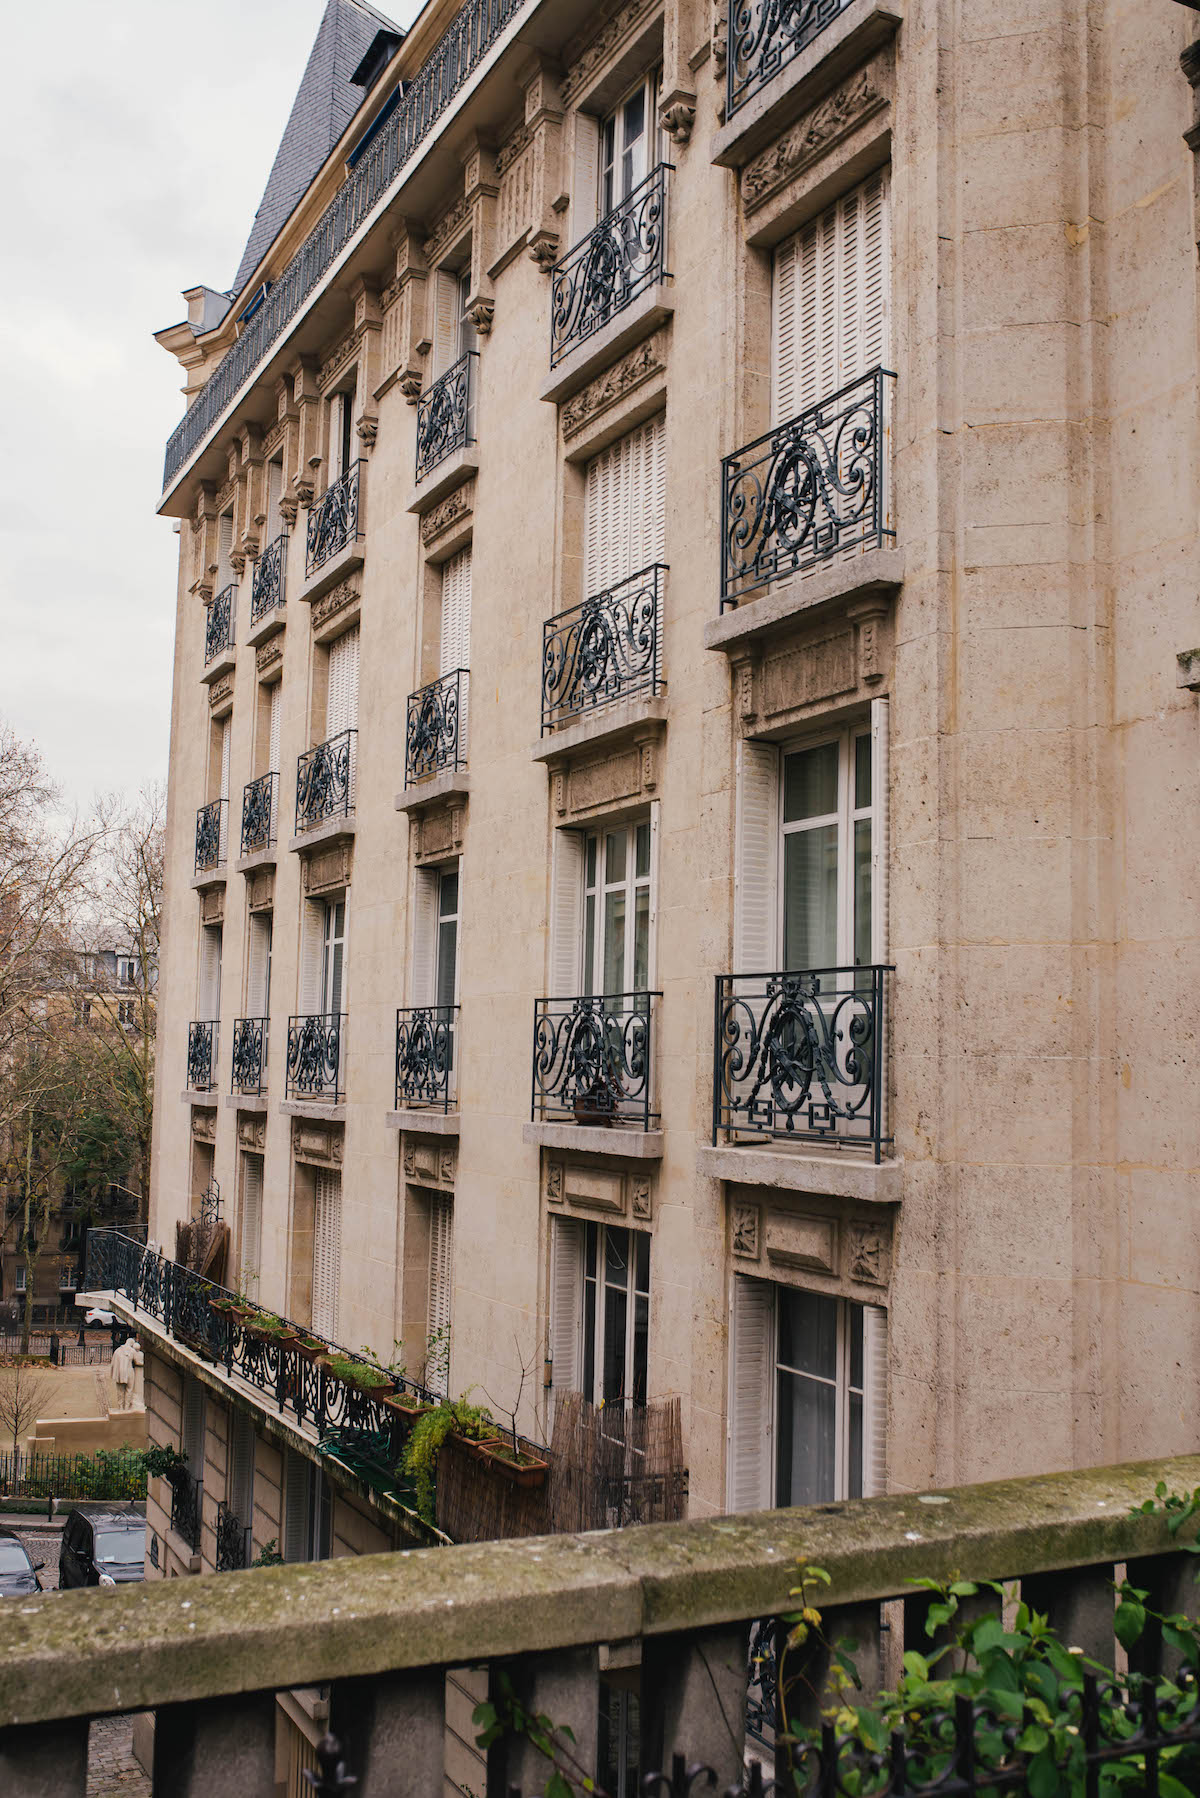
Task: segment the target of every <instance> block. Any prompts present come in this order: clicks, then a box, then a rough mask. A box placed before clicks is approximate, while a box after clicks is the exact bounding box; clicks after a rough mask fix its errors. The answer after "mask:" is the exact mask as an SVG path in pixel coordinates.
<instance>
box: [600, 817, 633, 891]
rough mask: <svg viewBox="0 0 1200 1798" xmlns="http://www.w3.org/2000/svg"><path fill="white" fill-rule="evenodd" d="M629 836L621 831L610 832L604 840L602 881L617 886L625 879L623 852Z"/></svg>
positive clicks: (607, 884)
mask: <svg viewBox="0 0 1200 1798" xmlns="http://www.w3.org/2000/svg"><path fill="white" fill-rule="evenodd" d="M628 842H629V836H628V833H627V832H626V831H623V830H610V831H609V833H608V835H607V836H606V837H605V839H604V881H605V885H606V886H610V887H611V886H618V885H619V884H620V882H621V881H623V880H624V878H625V850H626V845H627V844H628Z"/></svg>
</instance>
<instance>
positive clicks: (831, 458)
mask: <svg viewBox="0 0 1200 1798" xmlns="http://www.w3.org/2000/svg"><path fill="white" fill-rule="evenodd" d="M895 378H896V377H895V375H893V374H892V373H890V371H889V370H887V369H885V368H873V369H872V370H871V371H870V373H869V374H865V375H863V376H862V377H861V378H860V379H859V380H857V381H852V382H851V383H850V385H849V386H847V387H843V388H841V389H840V391H839V392H837V393H834V394H831V395H830V397H829V398H828V399H825V400H821V401H820V403H819V404H818V405H815V406H809V407H808V409H807V410H806V411H804V412H802V413H801V414H800V416H799V417H798V418H793V419H791V420H790V421H789V422H788V423H787V424H782V425H776V427H775V429H774V430H773V431H768V432H767V433H766V435H765V436H763V437H759V438H756V440H755V441H754V442H753V443H748V444H747V445H746V447H745V448H744V449H740V450H738V451H737V453H736V454H735V455H732V456H726V457H725V459H724V461H723V462H722V464H721V471H722V472H721V610H722V611H723V612H724V611H725V610H726V608H727V607H730V606H736V605H737V604H738V603H739V602H740V601H741V600H743V599H745V598H747V597H748V595H749V594H751V593H753V592H755V591H756V590H757V589H758V588H759V587H765V586H768V585H769V584H770V583H771V582H772V581H778V580H782V579H784V578H785V577H786V576H788V575H793V574H807V573H809V572H811V570H812V569H814V568H817V567H820V566H821V565H822V564H824V563H827V562H829V561H830V560H831V559H832V558H833V557H835V556H842V555H846V554H856V553H861V552H862V551H864V550H868V549H880V548H882V547H883V546H884V545H885V544H886V543H889V542H891V541H893V540H894V538H895V535H896V533H895V531H894V530H893V529H892V526H891V512H890V495H889V492H888V487H889V467H888V448H889V440H890V439H889V418H888V414H889V400H890V395H891V391H892V384H893V382H894V381H895Z"/></svg>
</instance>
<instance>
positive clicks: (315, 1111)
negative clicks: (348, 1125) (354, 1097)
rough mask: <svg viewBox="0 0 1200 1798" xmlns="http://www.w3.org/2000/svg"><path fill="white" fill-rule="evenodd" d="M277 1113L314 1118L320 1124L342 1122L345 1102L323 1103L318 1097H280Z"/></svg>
mask: <svg viewBox="0 0 1200 1798" xmlns="http://www.w3.org/2000/svg"><path fill="white" fill-rule="evenodd" d="M279 1113H280V1116H281V1117H288V1118H314V1119H316V1121H317V1122H318V1123H321V1124H344V1123H345V1121H346V1104H345V1100H342V1101H341V1102H340V1103H338V1104H336V1105H335V1104H333V1103H332V1102H330V1103H328V1104H325V1103H322V1101H321V1100H320V1099H280V1101H279Z"/></svg>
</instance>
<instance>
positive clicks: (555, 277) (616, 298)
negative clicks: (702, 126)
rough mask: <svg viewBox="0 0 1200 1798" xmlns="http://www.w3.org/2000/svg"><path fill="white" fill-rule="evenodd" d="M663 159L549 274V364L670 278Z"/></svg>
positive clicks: (666, 169)
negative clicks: (667, 260) (667, 262)
mask: <svg viewBox="0 0 1200 1798" xmlns="http://www.w3.org/2000/svg"><path fill="white" fill-rule="evenodd" d="M671 173H672V165H671V164H670V163H669V162H660V163H659V165H658V167H657V168H656V169H652V170H651V172H650V174H648V175H647V176H646V179H645V180H644V181H641V182H639V184H638V185H637V187H635V188H634V190H633V192H632V193H631V194H630V195H629V198H628V199H626V200H622V201H621V204H620V205H619V206H614V207H613V209H612V211H611V212H609V213H606V214H605V216H604V217H603V218H602V219H601V220H600V222H599V224H598V225H595V226H593V228H592V229H591V230H590V231H589V232H588V234H587V236H586V237H584V238H581V239H580V241H579V242H578V243H577V244H576V245H575V246H574V248H573V249H571V250H569V251H568V252H567V254H566V255H565V256H564V257H563V259H562V261H561V262H558V263H556V264H555V266H554V268H553V269H552V270H551V274H550V366H551V368H554V367H556V366H557V365H558V363H559V362H561V361H562V359H563V357H564V356H567V355H569V354H570V352H571V351H572V350H573V349H577V348H578V346H579V345H580V344H581V343H586V342H587V340H588V338H589V337H592V336H594V335H595V333H596V332H597V331H600V330H603V328H604V326H605V325H607V324H608V323H609V322H610V320H612V319H614V318H615V317H616V316H617V314H618V313H620V312H623V311H624V310H625V308H626V306H628V305H630V303H631V302H632V301H633V300H636V299H637V297H638V295H639V294H641V293H644V292H645V291H646V289H647V288H649V287H654V286H656V285H657V283H658V282H660V281H665V280H666V279H667V278H668V277H667V268H666V249H667V177H668V175H669V174H671Z"/></svg>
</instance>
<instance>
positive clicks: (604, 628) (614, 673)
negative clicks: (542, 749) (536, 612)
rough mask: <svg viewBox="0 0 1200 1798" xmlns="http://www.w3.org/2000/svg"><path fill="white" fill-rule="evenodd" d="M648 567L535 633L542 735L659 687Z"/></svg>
mask: <svg viewBox="0 0 1200 1798" xmlns="http://www.w3.org/2000/svg"><path fill="white" fill-rule="evenodd" d="M666 572H667V570H666V568H665V567H664V566H663V565H662V564H661V563H658V562H656V563H655V564H654V565H653V566H652V567H650V568H643V569H642V570H641V572H640V573H639V574H631V575H629V576H628V578H627V579H626V580H623V581H618V582H617V584H616V586H614V587H609V588H608V589H607V590H606V591H605V592H603V593H596V594H593V595H592V597H591V598H590V599H585V600H584V602H583V604H582V605H579V606H572V607H571V608H570V609H569V610H568V611H566V612H559V613H558V614H557V615H556V616H555V617H554V618H548V619H547V620H546V622H545V624H544V625H543V626H542V735H543V736H545V735H546V734H547V732H548V731H552V730H554V729H555V728H556V727H559V726H562V725H565V724H574V723H575V722H576V720H577V719H580V718H587V717H590V716H591V714H592V713H593V712H596V711H599V710H600V708H601V707H602V706H607V705H614V704H615V703H616V702H617V701H618V700H621V699H631V698H632V697H633V696H634V695H635V694H637V693H657V692H659V691H660V689H661V686H662V593H663V577H664V576H665V574H666Z"/></svg>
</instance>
